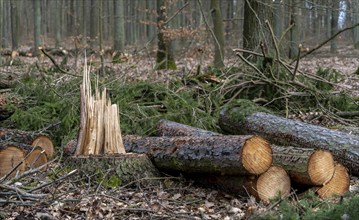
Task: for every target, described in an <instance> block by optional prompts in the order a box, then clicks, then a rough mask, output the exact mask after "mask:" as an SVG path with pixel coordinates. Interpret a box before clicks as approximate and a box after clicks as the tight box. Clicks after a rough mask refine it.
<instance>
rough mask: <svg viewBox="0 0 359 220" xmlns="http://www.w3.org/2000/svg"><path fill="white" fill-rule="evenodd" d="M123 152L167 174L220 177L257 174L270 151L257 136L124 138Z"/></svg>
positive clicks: (265, 165) (267, 161)
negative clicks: (143, 157)
mask: <svg viewBox="0 0 359 220" xmlns="http://www.w3.org/2000/svg"><path fill="white" fill-rule="evenodd" d="M124 145H125V148H126V151H130V152H135V153H147V154H149V155H150V157H151V158H152V160H153V162H154V163H155V165H156V167H158V168H159V169H162V170H167V171H179V172H188V173H211V174H221V175H237V174H257V175H258V174H261V173H263V172H265V171H267V169H268V168H269V167H270V166H271V164H272V150H271V147H270V145H269V144H268V142H267V141H266V140H264V139H263V138H261V137H258V136H250V135H247V136H217V137H189V136H187V137H138V136H125V137H124Z"/></svg>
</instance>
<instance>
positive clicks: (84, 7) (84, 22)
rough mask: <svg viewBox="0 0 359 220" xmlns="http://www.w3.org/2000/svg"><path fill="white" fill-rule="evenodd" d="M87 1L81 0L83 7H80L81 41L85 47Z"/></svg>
mask: <svg viewBox="0 0 359 220" xmlns="http://www.w3.org/2000/svg"><path fill="white" fill-rule="evenodd" d="M87 3H88V1H87V0H82V5H83V9H82V35H83V39H82V42H83V44H84V46H85V47H87V18H88V10H87V8H88V4H87Z"/></svg>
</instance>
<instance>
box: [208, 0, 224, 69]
mask: <svg viewBox="0 0 359 220" xmlns="http://www.w3.org/2000/svg"><path fill="white" fill-rule="evenodd" d="M211 14H212V20H213V32H214V48H215V49H214V66H215V67H217V68H223V67H224V62H223V60H224V27H223V18H222V13H221V8H220V6H219V0H211Z"/></svg>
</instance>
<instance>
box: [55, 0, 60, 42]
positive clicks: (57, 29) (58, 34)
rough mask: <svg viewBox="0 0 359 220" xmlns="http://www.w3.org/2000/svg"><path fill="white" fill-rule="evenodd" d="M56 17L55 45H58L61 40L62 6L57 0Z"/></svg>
mask: <svg viewBox="0 0 359 220" xmlns="http://www.w3.org/2000/svg"><path fill="white" fill-rule="evenodd" d="M55 3H56V19H55V26H56V27H55V42H56V43H55V44H56V45H55V47H56V48H59V47H60V42H61V19H60V17H61V14H62V7H61V2H60V1H59V0H56V2H55Z"/></svg>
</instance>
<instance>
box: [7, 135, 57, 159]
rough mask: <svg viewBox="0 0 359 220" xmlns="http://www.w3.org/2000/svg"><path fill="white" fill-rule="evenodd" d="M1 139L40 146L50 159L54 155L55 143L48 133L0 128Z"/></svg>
mask: <svg viewBox="0 0 359 220" xmlns="http://www.w3.org/2000/svg"><path fill="white" fill-rule="evenodd" d="M0 140H1V141H5V142H9V141H10V142H16V143H23V144H27V145H31V146H39V147H41V148H42V149H44V150H45V152H46V155H47V157H48V158H49V159H51V158H53V156H54V152H55V150H54V144H53V142H52V141H51V138H50V137H49V136H48V135H46V134H40V133H36V132H28V131H20V130H15V129H5V128H1V129H0Z"/></svg>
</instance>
